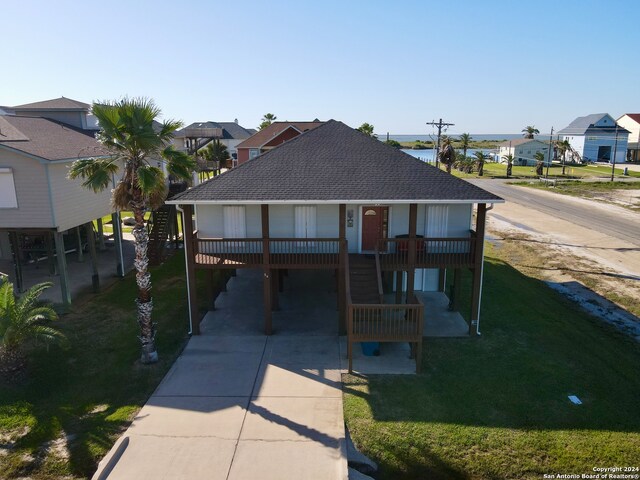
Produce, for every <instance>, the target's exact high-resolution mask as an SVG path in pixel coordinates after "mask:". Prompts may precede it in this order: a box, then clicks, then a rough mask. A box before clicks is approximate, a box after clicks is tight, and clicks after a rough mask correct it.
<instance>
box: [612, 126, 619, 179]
mask: <svg viewBox="0 0 640 480" xmlns="http://www.w3.org/2000/svg"><path fill="white" fill-rule="evenodd" d="M617 150H618V124H617V123H616V139H615V141H614V142H613V163H612V164H611V181H612V182H613V178H614V176H615V174H616V151H617Z"/></svg>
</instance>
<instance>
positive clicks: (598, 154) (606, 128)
mask: <svg viewBox="0 0 640 480" xmlns="http://www.w3.org/2000/svg"><path fill="white" fill-rule="evenodd" d="M629 133H630V132H629V131H628V130H626V129H625V128H624V127H622V126H619V125H617V124H616V121H615V120H614V119H613V117H612V116H611V115H609V114H608V113H593V114H591V115H586V116H584V117H578V118H576V119H575V120H574V121H573V122H571V123H570V124H569V126H567V127H565V128H563V129H562V130H560V131H559V132H558V135H559V136H560V137H561V139H562V140H568V141H569V143H570V144H571V147H572V148H573V149H574V150H575V151H576V152H577V153H578V154H579V155H580V157H582V160H584V161H587V162H612V161H613V159H614V155H613V149H614V148H615V149H616V152H615V162H616V163H624V162H625V161H626V158H627V141H628V137H629ZM616 138H617V141H616Z"/></svg>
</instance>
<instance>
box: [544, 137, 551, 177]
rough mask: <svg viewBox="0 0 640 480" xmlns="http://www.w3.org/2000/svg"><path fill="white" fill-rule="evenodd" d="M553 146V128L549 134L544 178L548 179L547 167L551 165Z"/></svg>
mask: <svg viewBox="0 0 640 480" xmlns="http://www.w3.org/2000/svg"><path fill="white" fill-rule="evenodd" d="M552 144H553V127H551V133H550V134H549V151H548V152H547V173H546V174H545V176H544V178H549V165H551V145H552Z"/></svg>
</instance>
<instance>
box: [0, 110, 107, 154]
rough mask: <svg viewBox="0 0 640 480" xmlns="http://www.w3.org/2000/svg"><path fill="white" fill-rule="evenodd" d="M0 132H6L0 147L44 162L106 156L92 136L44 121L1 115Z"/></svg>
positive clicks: (102, 148) (59, 124)
mask: <svg viewBox="0 0 640 480" xmlns="http://www.w3.org/2000/svg"><path fill="white" fill-rule="evenodd" d="M3 127H4V128H3ZM5 128H6V129H5ZM0 131H2V132H3V133H7V136H6V137H3V136H2V135H0V146H4V147H8V148H11V149H13V150H17V151H20V152H24V153H27V154H29V155H35V156H36V157H40V158H42V159H44V160H67V159H73V160H75V159H77V158H87V157H94V156H104V155H109V152H108V150H106V149H105V148H104V147H103V146H102V145H100V144H99V143H98V141H97V140H96V139H95V138H94V137H93V136H91V135H88V134H87V133H83V132H82V131H81V130H77V129H75V128H73V127H70V126H68V125H66V124H64V123H60V122H55V121H53V120H49V119H46V118H41V117H22V116H20V117H17V116H16V117H13V116H2V117H0Z"/></svg>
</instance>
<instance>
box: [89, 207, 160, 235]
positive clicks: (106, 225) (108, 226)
mask: <svg viewBox="0 0 640 480" xmlns="http://www.w3.org/2000/svg"><path fill="white" fill-rule="evenodd" d="M126 217H133V212H127V211H122V212H120V218H121V219H124V218H126ZM149 217H151V212H147V213H145V214H144V219H145V220H146V221H148V220H149ZM93 223H94V224H96V228H98V227H97V223H96V222H95V221H94V222H93ZM102 228H103V230H104V233H107V234H111V233H113V225H112V223H111V215H105V216H104V217H102ZM122 231H123V232H126V233H131V232H132V231H133V227H128V226H126V225H123V226H122Z"/></svg>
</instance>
